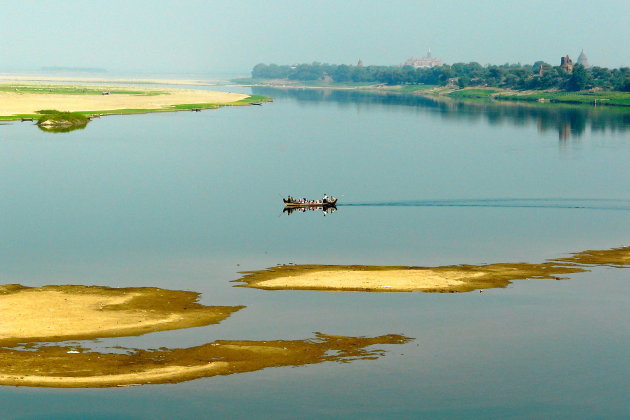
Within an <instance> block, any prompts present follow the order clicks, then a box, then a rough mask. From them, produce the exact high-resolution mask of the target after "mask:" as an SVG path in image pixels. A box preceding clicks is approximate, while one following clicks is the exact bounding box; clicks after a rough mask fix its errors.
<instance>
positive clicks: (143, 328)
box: [0, 285, 241, 344]
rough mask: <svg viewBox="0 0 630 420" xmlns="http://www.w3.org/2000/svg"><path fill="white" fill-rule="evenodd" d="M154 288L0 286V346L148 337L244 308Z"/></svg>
mask: <svg viewBox="0 0 630 420" xmlns="http://www.w3.org/2000/svg"><path fill="white" fill-rule="evenodd" d="M197 297H198V294H197V293H193V292H180V291H170V290H164V289H156V288H129V289H111V288H104V287H96V286H46V287H41V288H25V287H21V286H17V285H8V286H0V344H6V343H14V342H26V341H61V340H67V339H71V338H72V339H87V338H95V337H112V336H126V335H138V334H145V333H148V332H153V331H162V330H170V329H175V328H187V327H193V326H201V325H208V324H213V323H218V322H220V321H222V320H223V319H225V318H227V317H228V316H230V314H231V313H232V312H234V311H237V310H239V309H241V307H224V306H203V305H200V304H198V303H196V302H195V301H196V299H197Z"/></svg>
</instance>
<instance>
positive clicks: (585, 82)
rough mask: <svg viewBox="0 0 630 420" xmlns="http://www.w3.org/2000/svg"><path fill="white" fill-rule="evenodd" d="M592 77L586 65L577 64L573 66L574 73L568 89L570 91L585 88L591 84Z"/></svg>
mask: <svg viewBox="0 0 630 420" xmlns="http://www.w3.org/2000/svg"><path fill="white" fill-rule="evenodd" d="M591 83H592V82H591V77H590V74H588V72H587V71H586V69H585V68H584V66H582V65H581V64H576V65H575V66H574V67H573V74H571V78H570V79H569V82H568V83H567V90H570V91H574V92H575V91H579V90H584V89H586V88H588V87H590V86H591Z"/></svg>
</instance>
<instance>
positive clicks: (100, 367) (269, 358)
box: [0, 334, 410, 388]
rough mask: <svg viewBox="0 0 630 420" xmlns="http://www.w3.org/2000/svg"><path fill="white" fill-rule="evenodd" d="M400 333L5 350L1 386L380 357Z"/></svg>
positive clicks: (186, 375) (141, 378) (104, 383)
mask: <svg viewBox="0 0 630 420" xmlns="http://www.w3.org/2000/svg"><path fill="white" fill-rule="evenodd" d="M409 340H410V339H409V338H407V337H403V336H400V335H384V336H380V337H372V338H366V337H338V336H329V335H323V334H318V335H317V338H316V339H311V340H286V341H280V340H278V341H215V342H213V343H209V344H204V345H202V346H197V347H191V348H186V349H160V350H133V349H129V353H126V354H119V353H97V352H88V351H85V349H82V348H77V347H60V346H52V347H47V346H43V347H39V348H35V347H34V346H27V348H26V349H24V350H18V349H6V348H0V359H2V361H3V363H2V366H0V384H2V385H17V386H41V387H60V388H61V387H63V388H86V387H112V386H124V385H140V384H151V383H154V384H155V383H177V382H183V381H187V380H191V379H197V378H202V377H209V376H215V375H231V374H234V373H242V372H252V371H255V370H260V369H264V368H268V367H277V366H302V365H308V364H314V363H322V362H350V361H353V360H367V359H376V358H378V357H380V356H382V355H383V354H384V351H383V350H378V349H368V348H367V347H368V346H372V345H376V344H404V343H406V342H408V341H409Z"/></svg>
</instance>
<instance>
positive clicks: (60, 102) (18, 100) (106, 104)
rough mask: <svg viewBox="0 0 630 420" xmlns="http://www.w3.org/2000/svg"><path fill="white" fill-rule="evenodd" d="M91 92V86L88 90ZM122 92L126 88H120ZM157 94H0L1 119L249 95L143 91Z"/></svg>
mask: <svg viewBox="0 0 630 420" xmlns="http://www.w3.org/2000/svg"><path fill="white" fill-rule="evenodd" d="M91 88H93V86H92V87H91ZM121 89H125V88H121ZM143 91H146V92H149V93H150V92H154V93H158V92H159V93H160V94H149V95H132V94H115V95H114V94H111V95H72V94H59V93H17V92H0V115H4V116H9V115H17V114H34V113H36V112H37V111H39V110H42V109H56V110H59V111H71V112H76V111H94V112H98V111H114V110H124V109H149V110H152V109H163V108H168V107H172V106H175V105H181V104H208V103H211V104H228V103H231V102H236V101H240V100H242V99H245V98H247V97H248V96H249V95H245V94H242V93H230V92H211V91H206V90H194V89H156V90H150V89H148V88H143Z"/></svg>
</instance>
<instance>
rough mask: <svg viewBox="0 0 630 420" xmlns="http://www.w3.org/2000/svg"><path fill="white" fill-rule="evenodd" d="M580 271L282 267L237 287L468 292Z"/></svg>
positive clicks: (502, 266)
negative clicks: (513, 281) (515, 281)
mask: <svg viewBox="0 0 630 420" xmlns="http://www.w3.org/2000/svg"><path fill="white" fill-rule="evenodd" d="M580 271H584V269H583V268H580V267H575V266H570V267H564V266H561V265H558V264H554V263H543V264H527V263H499V264H486V265H457V266H442V267H397V266H367V265H351V266H344V265H283V266H277V267H272V268H269V269H267V270H260V271H251V272H246V273H244V274H245V276H244V277H243V278H241V279H239V280H236V281H239V282H244V283H245V284H244V285H241V287H253V288H257V289H266V290H321V291H340V292H347V291H356V292H414V291H418V292H435V293H449V292H450V293H454V292H470V291H472V290H477V289H487V288H494V287H505V286H507V285H508V284H510V282H511V281H512V280H519V279H526V278H556V277H555V276H556V275H558V274H567V273H575V272H580Z"/></svg>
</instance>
